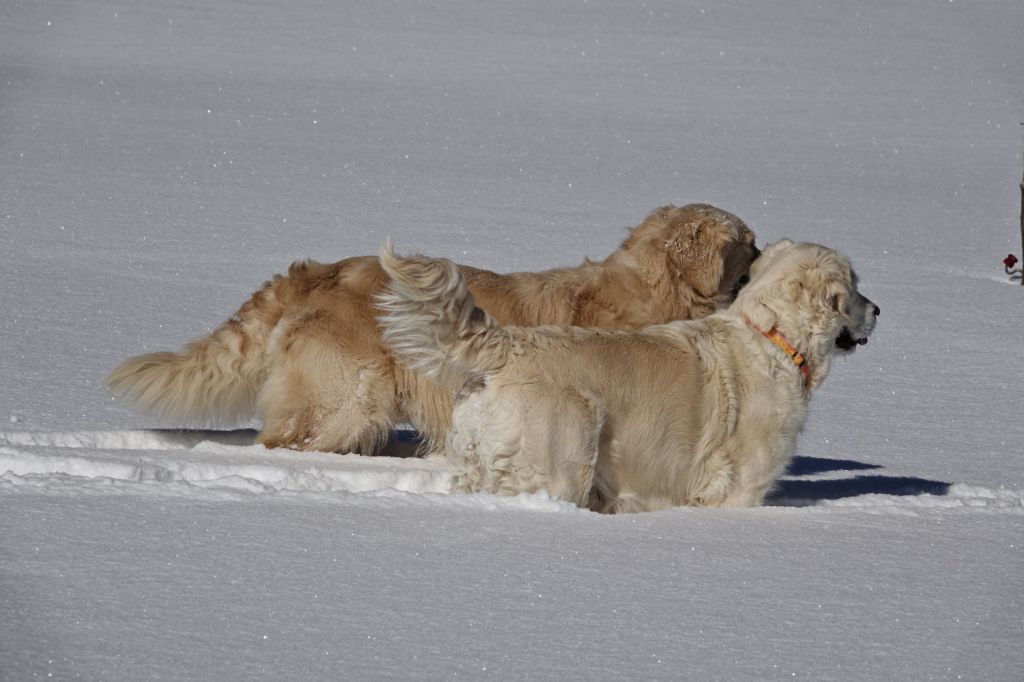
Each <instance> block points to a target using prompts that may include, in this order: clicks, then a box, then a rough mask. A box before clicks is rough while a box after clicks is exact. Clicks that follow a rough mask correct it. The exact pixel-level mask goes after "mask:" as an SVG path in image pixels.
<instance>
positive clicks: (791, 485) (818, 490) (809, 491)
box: [765, 457, 952, 507]
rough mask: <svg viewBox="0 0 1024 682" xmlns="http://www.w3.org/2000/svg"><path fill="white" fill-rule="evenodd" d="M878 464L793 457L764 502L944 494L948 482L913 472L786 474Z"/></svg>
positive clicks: (785, 504)
mask: <svg viewBox="0 0 1024 682" xmlns="http://www.w3.org/2000/svg"><path fill="white" fill-rule="evenodd" d="M882 468H883V467H881V466H880V465H877V464H868V463H867V462H858V461H856V460H851V459H826V458H823V457H795V458H793V461H792V462H791V463H790V465H789V467H788V468H787V469H786V473H785V474H784V475H783V478H782V479H781V480H779V482H778V483H777V484H776V485H775V489H774V491H773V492H772V494H771V495H770V496H769V497H768V499H767V500H765V504H766V505H770V506H776V507H799V506H810V505H813V504H815V503H817V502H819V501H822V500H841V499H843V498H847V497H860V496H861V495H900V496H904V495H906V496H911V495H946V494H947V493H948V492H949V488H950V486H951V485H952V484H950V483H946V482H943V481H933V480H930V479H927V478H916V477H913V476H886V475H884V474H856V475H853V476H850V477H848V478H828V479H810V480H808V479H805V478H787V477H796V476H812V475H815V474H822V473H832V472H843V471H850V472H856V471H870V470H877V469H882Z"/></svg>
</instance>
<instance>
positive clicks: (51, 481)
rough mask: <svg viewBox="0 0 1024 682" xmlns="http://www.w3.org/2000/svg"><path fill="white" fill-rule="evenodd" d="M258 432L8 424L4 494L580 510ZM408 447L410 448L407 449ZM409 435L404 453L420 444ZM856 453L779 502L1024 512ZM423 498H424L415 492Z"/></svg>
mask: <svg viewBox="0 0 1024 682" xmlns="http://www.w3.org/2000/svg"><path fill="white" fill-rule="evenodd" d="M254 437H255V432H253V431H249V430H239V431H147V430H123V431H78V432H54V433H43V432H25V431H14V432H0V492H2V491H11V492H13V491H18V490H34V491H40V490H43V491H48V492H52V493H63V494H75V493H77V492H82V493H86V492H102V491H108V492H115V491H116V492H131V491H139V492H142V491H153V492H156V493H158V494H178V495H202V496H204V497H211V496H212V497H221V498H224V499H233V498H237V497H238V496H239V495H248V494H257V495H281V496H289V497H296V496H304V497H307V498H310V499H318V500H332V499H334V500H337V499H346V500H349V501H351V498H352V495H342V496H340V497H339V495H338V494H339V493H340V494H351V493H358V494H360V495H361V496H363V497H365V498H367V499H370V498H381V497H389V498H404V499H407V500H409V501H415V502H416V503H418V504H419V503H430V504H456V505H458V506H467V505H468V506H477V507H485V508H503V507H519V508H528V509H536V510H545V511H564V510H567V509H575V508H574V507H572V505H567V504H564V503H561V502H559V501H557V500H552V499H551V498H549V497H547V496H546V495H522V496H519V497H518V498H515V499H514V500H510V499H504V498H497V497H494V496H490V495H473V496H467V495H450V494H449V493H448V474H447V472H446V470H445V467H444V464H443V463H442V462H437V461H430V460H424V459H420V458H416V457H361V456H359V455H335V454H327V453H316V452H312V453H311V452H294V451H291V450H267V449H265V448H263V447H262V446H259V445H256V444H254ZM403 446H405V447H404V448H403ZM407 446H408V439H403V440H401V441H398V442H396V443H395V444H393V448H392V452H396V451H404V452H409V451H411V448H409V447H407ZM878 468H879V467H877V466H874V465H870V464H864V463H860V462H853V461H849V460H830V459H820V458H811V457H798V458H796V460H795V461H794V463H793V465H792V466H791V467H790V475H789V476H787V477H786V478H784V479H783V481H782V482H781V483H780V486H779V491H778V492H777V494H776V495H775V497H773V498H772V499H771V500H770V501H769V504H770V505H771V506H773V507H818V508H853V509H861V510H873V511H881V512H903V513H908V512H910V513H912V512H914V511H919V510H927V509H963V510H986V511H990V512H991V511H1008V512H1012V513H1024V493H1022V491H1018V490H993V489H990V488H986V487H981V486H972V485H965V484H955V485H954V484H947V483H942V482H939V481H931V480H926V479H919V478H911V477H900V476H887V475H881V474H879V473H877V472H873V473H872V474H870V475H864V474H863V473H860V472H861V471H863V470H865V469H872V470H875V469H878ZM413 498H419V499H416V500H413Z"/></svg>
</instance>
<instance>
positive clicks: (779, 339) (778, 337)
mask: <svg viewBox="0 0 1024 682" xmlns="http://www.w3.org/2000/svg"><path fill="white" fill-rule="evenodd" d="M743 321H744V322H746V323H747V324H748V325H750V326H751V327H752V328H753V329H756V330H757V331H759V332H761V333H762V334H764V336H765V338H767V339H768V340H769V341H771V342H772V343H774V344H775V345H776V346H778V347H779V349H780V350H781V351H782V352H783V353H785V354H786V355H788V356H789V359H790V360H792V361H793V364H794V365H796V366H797V368H799V369H800V372H801V373H802V374H803V375H804V388H807V389H809V388H810V387H811V366H810V364H809V363H808V362H807V356H805V355H804V354H803V353H801V352H800V351H798V350H797V349H796V347H795V346H794V345H793V344H791V343H790V342H789V341H788V340H787V339H786V337H785V336H783V335H782V334H780V333H779V330H777V329H776V328H775V327H772V328H771V329H769V330H768V331H765V330H763V329H761V328H760V327H758V326H757V325H756V324H754V323H753V322H751V321H750V320H748V319H747V318H745V317H744V318H743Z"/></svg>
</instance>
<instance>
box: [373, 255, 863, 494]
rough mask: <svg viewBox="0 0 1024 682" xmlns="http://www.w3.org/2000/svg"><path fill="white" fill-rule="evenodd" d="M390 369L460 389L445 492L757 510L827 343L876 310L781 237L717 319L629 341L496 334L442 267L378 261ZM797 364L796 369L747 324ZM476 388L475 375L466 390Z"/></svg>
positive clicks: (821, 259)
mask: <svg viewBox="0 0 1024 682" xmlns="http://www.w3.org/2000/svg"><path fill="white" fill-rule="evenodd" d="M381 260H382V261H383V262H384V263H385V267H386V269H387V272H388V273H389V274H390V275H391V276H392V278H393V281H392V292H391V293H390V294H389V295H388V298H387V300H386V302H385V305H386V307H387V310H388V313H387V314H386V315H385V316H384V317H383V318H382V319H381V324H382V325H383V327H384V329H385V340H386V342H389V343H394V344H396V346H397V348H396V353H397V354H398V356H399V358H400V359H402V360H404V361H407V362H411V363H413V364H415V365H416V366H417V367H420V368H422V370H423V371H428V372H432V373H434V374H440V375H445V374H446V373H447V374H448V375H449V376H452V377H457V378H460V379H462V380H464V381H466V383H465V385H464V387H463V389H462V391H461V392H460V395H459V397H458V399H457V400H456V404H455V409H454V413H453V416H452V428H451V430H450V431H449V434H448V438H447V442H446V455H447V458H448V462H449V468H450V471H451V472H452V474H453V477H454V484H453V485H454V487H455V488H456V489H457V490H465V491H488V492H493V493H498V494H517V493H519V492H536V491H539V490H547V491H548V492H550V493H551V494H553V495H557V496H559V497H561V498H563V499H566V500H570V501H573V502H575V503H576V504H580V505H584V504H586V505H588V506H590V507H591V508H593V509H597V510H600V511H606V512H631V511H641V510H651V509H659V508H664V507H669V506H675V505H682V504H692V505H709V506H750V505H757V504H761V503H762V502H763V500H764V496H765V494H766V493H767V492H768V491H769V490H770V488H771V486H772V484H773V483H774V481H775V480H777V478H778V476H779V475H780V474H781V473H782V471H783V470H784V469H785V467H786V465H787V464H788V462H789V461H790V459H791V458H792V454H793V451H794V449H795V442H796V435H797V432H798V431H799V430H800V428H801V427H802V425H803V423H804V420H805V419H806V416H807V407H808V404H809V399H810V391H811V389H813V388H816V387H817V386H819V385H820V384H821V382H822V381H823V380H824V379H825V376H826V375H827V373H828V369H829V366H830V358H831V356H832V355H833V354H834V353H836V352H838V351H837V347H836V340H837V338H838V337H839V336H840V335H841V332H842V334H843V335H846V334H848V335H849V337H850V338H852V340H853V341H854V342H856V341H866V339H867V336H868V335H869V334H870V333H871V332H872V331H873V329H874V326H875V318H876V316H877V315H878V308H877V307H876V306H875V305H874V304H873V303H871V302H870V301H868V300H867V299H866V298H864V297H863V296H862V295H861V294H860V293H859V292H858V291H857V289H856V276H855V275H854V274H853V272H852V269H851V268H850V265H849V262H848V261H847V260H846V258H845V257H843V256H842V255H841V254H839V253H837V252H835V251H833V250H831V249H827V248H825V247H822V246H819V245H816V244H793V243H792V242H789V241H787V240H783V241H781V242H778V243H777V244H775V245H773V246H771V247H769V248H768V249H766V250H765V251H764V254H763V255H762V257H761V259H760V260H759V261H757V262H756V263H755V264H754V267H753V268H752V269H751V281H750V283H749V284H748V285H747V287H745V288H744V290H743V291H742V292H741V293H740V295H739V296H738V298H737V299H736V302H735V303H734V304H733V305H732V306H730V308H729V309H727V310H723V311H721V312H718V313H716V314H714V315H711V316H710V317H707V318H704V319H701V320H696V321H690V322H672V323H669V324H665V325H657V326H654V327H649V328H647V329H645V330H642V331H639V332H609V331H601V330H587V329H579V328H573V327H563V328H557V327H542V328H534V329H527V328H516V327H508V328H502V327H500V326H498V325H497V324H496V323H495V322H494V321H493V320H491V319H490V318H489V317H488V316H487V315H485V314H483V313H481V312H476V311H474V310H473V305H472V303H473V301H472V297H471V296H470V295H469V294H468V292H467V291H466V290H465V287H464V285H463V284H461V283H460V281H459V280H460V279H461V278H460V276H459V273H458V271H457V270H456V269H455V268H454V267H453V266H451V264H449V263H448V262H447V261H443V260H434V259H428V258H424V257H422V256H418V257H414V258H411V259H399V258H397V257H396V256H395V255H394V252H393V250H392V249H391V248H390V245H386V246H385V249H384V250H383V251H382V253H381ZM750 322H753V323H754V324H756V325H758V326H761V327H763V328H764V329H775V330H776V331H777V332H779V333H780V334H782V335H783V336H785V337H786V338H787V339H789V341H790V342H791V343H792V344H793V345H795V346H796V347H797V348H798V349H800V350H801V351H802V352H803V353H805V354H806V355H807V356H808V358H809V362H810V363H811V365H810V366H811V369H810V372H809V380H808V381H807V383H805V377H804V375H803V373H802V372H801V371H800V370H799V369H798V367H797V365H795V364H794V362H793V360H792V359H791V358H790V357H789V356H788V355H787V354H786V353H785V352H784V351H783V350H781V349H780V348H779V347H778V346H776V345H774V344H773V342H772V341H771V340H769V339H768V338H767V337H766V336H765V335H764V334H762V333H761V332H759V331H756V330H755V327H754V326H753V325H751V324H750ZM473 379H475V380H473Z"/></svg>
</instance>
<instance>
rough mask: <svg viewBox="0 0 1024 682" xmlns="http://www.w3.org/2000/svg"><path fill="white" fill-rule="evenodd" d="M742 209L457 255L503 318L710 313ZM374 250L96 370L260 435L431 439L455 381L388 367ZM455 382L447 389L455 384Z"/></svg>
mask: <svg viewBox="0 0 1024 682" xmlns="http://www.w3.org/2000/svg"><path fill="white" fill-rule="evenodd" d="M757 253H758V251H757V248H756V247H755V246H754V235H753V233H752V232H751V231H750V230H749V229H747V226H746V225H745V224H744V223H743V221H742V220H740V219H739V218H737V217H736V216H734V215H732V214H731V213H727V212H726V211H723V210H721V209H718V208H715V207H713V206H708V205H704V204H691V205H689V206H683V207H681V208H677V207H675V206H665V207H663V208H660V209H657V210H656V211H654V212H652V213H651V214H650V215H649V216H647V218H646V219H645V220H644V221H643V222H642V223H641V224H640V225H639V226H637V227H636V228H634V229H633V230H631V232H630V235H629V237H628V238H627V239H626V240H625V241H624V242H623V243H622V245H621V246H620V247H619V248H618V249H616V250H615V252H613V253H612V254H611V255H610V256H608V258H606V259H605V260H604V261H603V262H600V263H595V262H592V261H589V260H588V261H586V262H584V263H583V264H582V265H580V266H579V267H576V268H561V269H557V270H548V271H547V272H539V273H527V272H521V273H513V274H508V275H499V274H496V273H493V272H488V271H486V270H477V269H475V268H471V267H468V266H463V267H461V269H460V272H461V274H462V276H463V277H465V280H466V282H467V283H468V286H469V290H470V291H472V292H473V294H474V296H475V297H476V300H477V302H478V303H479V305H481V306H483V307H484V308H486V309H487V310H488V312H490V314H491V315H492V316H493V317H494V318H495V319H497V320H500V321H501V322H503V323H506V324H519V325H540V324H563V325H565V324H578V325H586V326H593V327H606V328H622V329H637V328H640V327H645V326H647V325H649V324H655V323H658V322H667V321H669V320H674V319H688V318H694V317H702V316H704V315H707V314H710V313H711V312H713V311H714V310H715V309H716V308H717V307H719V306H721V305H724V304H727V303H728V302H729V301H731V300H732V298H733V297H734V295H735V289H736V288H737V285H738V283H739V282H740V280H741V278H744V277H745V276H746V274H747V272H748V270H749V268H750V263H751V261H753V259H754V258H756V256H757ZM386 280H387V276H386V275H385V274H384V271H383V270H382V269H381V267H380V263H379V262H378V261H377V258H375V257H373V256H366V257H360V258H349V259H347V260H343V261H340V262H338V263H333V264H320V263H314V262H302V263H296V264H294V265H293V266H292V267H291V268H290V269H289V271H288V275H287V276H277V277H275V278H274V279H273V281H271V282H268V283H267V284H265V285H264V286H263V288H262V289H260V290H259V291H258V292H256V293H255V294H253V296H252V298H251V299H250V300H249V301H248V302H246V303H245V305H243V306H242V307H241V309H240V310H239V311H238V312H237V313H236V314H235V316H234V317H232V318H231V319H230V320H228V321H227V322H226V323H224V324H223V325H221V327H220V328H219V329H217V330H216V331H214V332H213V333H212V334H211V335H209V336H207V337H205V338H202V339H199V340H198V341H195V342H194V343H192V344H190V345H188V346H187V347H186V348H185V349H184V351H183V352H181V353H169V352H164V353H151V354H148V355H141V356H138V357H134V358H131V359H129V360H127V361H126V362H124V363H123V364H122V365H120V366H119V367H118V368H116V369H115V370H114V371H113V373H111V375H110V378H109V379H108V380H107V381H108V385H109V386H110V388H111V390H113V391H114V392H115V393H119V394H121V395H123V396H124V397H125V398H127V399H128V401H129V402H131V403H132V404H133V405H135V406H137V407H139V408H142V409H145V410H148V411H150V412H153V413H155V414H157V415H158V416H161V417H163V418H165V419H168V420H172V421H176V422H178V423H180V424H182V425H208V424H210V423H211V422H213V423H221V424H223V423H226V422H232V421H234V420H237V419H240V418H242V419H246V418H250V417H253V416H257V415H258V416H259V417H261V418H262V421H263V428H262V430H261V432H260V434H259V442H261V443H263V444H265V445H266V446H267V447H288V448H295V449H299V450H325V451H334V452H359V453H362V454H367V455H369V454H375V453H376V452H378V450H379V449H380V447H381V446H382V445H383V444H384V443H385V442H386V440H387V438H388V435H389V432H390V431H391V429H392V427H393V425H394V424H396V423H398V422H411V423H412V424H413V425H414V426H415V427H416V428H417V429H419V430H420V431H421V432H422V433H423V435H424V437H425V440H426V449H427V450H428V451H430V450H432V449H434V446H435V444H437V445H438V446H439V445H440V444H441V443H442V442H443V434H444V433H445V431H446V430H447V428H448V425H449V422H450V417H451V408H452V395H453V392H454V389H453V388H452V387H450V386H447V385H439V384H438V383H437V382H435V381H432V380H429V379H424V378H422V377H420V376H418V375H416V374H415V373H413V372H410V371H408V370H407V369H405V368H404V367H402V366H400V365H398V364H397V363H396V362H395V361H394V358H393V357H392V356H391V355H389V354H388V353H387V351H386V350H385V349H384V347H383V346H382V345H381V340H380V330H379V329H378V327H377V323H376V321H375V317H376V315H377V313H378V311H377V310H376V308H375V307H374V306H375V297H376V296H377V295H378V294H379V293H380V291H381V289H382V287H383V285H384V283H385V282H386ZM455 388H457V387H455Z"/></svg>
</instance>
